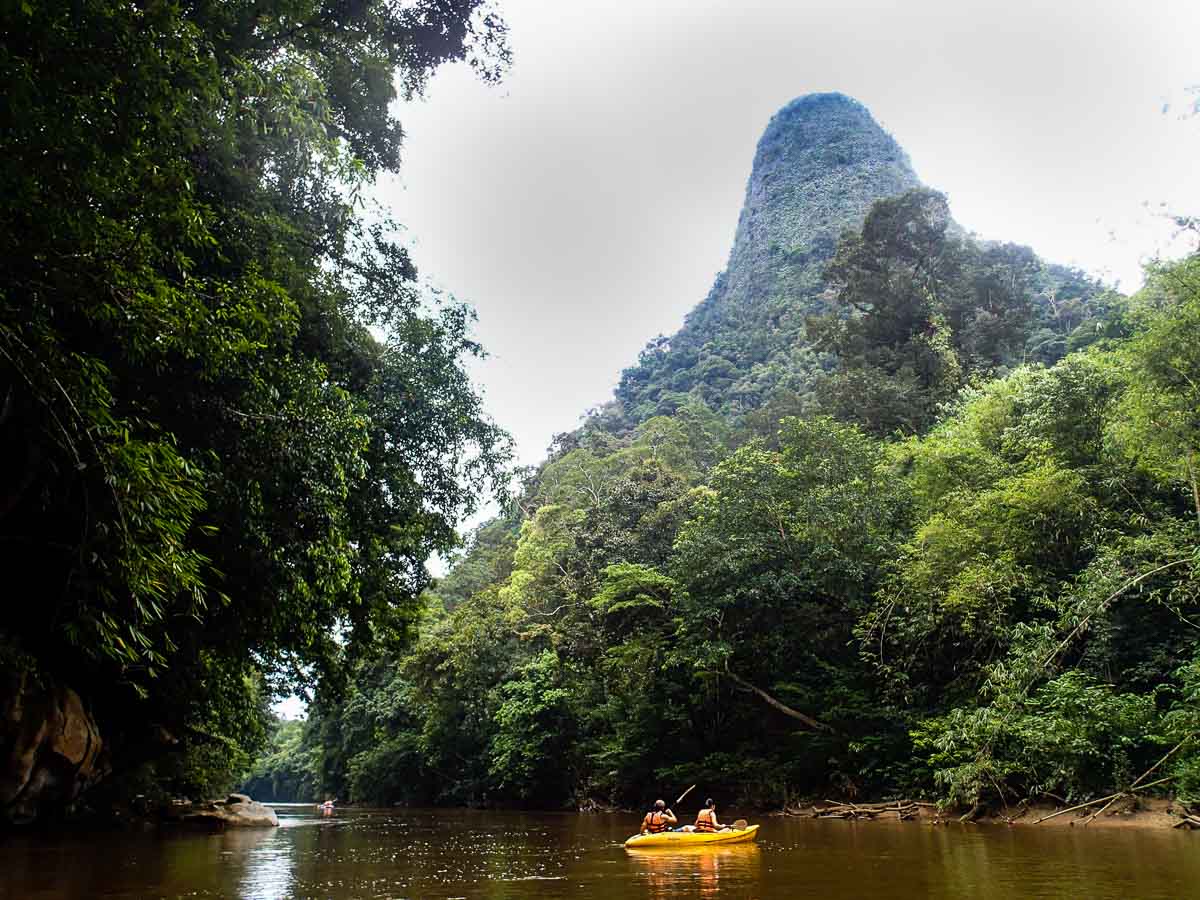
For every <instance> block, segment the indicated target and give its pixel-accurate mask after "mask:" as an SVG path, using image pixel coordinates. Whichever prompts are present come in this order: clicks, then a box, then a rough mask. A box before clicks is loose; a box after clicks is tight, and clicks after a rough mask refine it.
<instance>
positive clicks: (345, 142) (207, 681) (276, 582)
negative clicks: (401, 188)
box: [0, 0, 506, 791]
mask: <svg viewBox="0 0 1200 900" xmlns="http://www.w3.org/2000/svg"><path fill="white" fill-rule="evenodd" d="M0 15H2V20H0V27H2V30H3V31H4V34H5V39H4V44H3V47H0V76H2V77H3V81H4V84H5V99H4V103H3V105H2V111H0V117H2V118H0V153H2V155H3V159H4V163H3V167H2V168H0V207H2V212H0V229H2V234H0V237H2V239H3V243H4V245H5V254H6V259H7V262H6V264H5V267H4V273H3V275H2V276H0V426H2V428H3V431H0V457H2V458H3V461H4V464H5V466H4V467H5V471H6V472H7V473H8V476H9V477H8V478H6V479H5V482H4V487H3V488H2V489H0V557H2V559H3V563H4V565H5V568H6V569H7V570H8V571H10V572H24V573H27V574H28V575H29V576H30V577H29V578H27V579H23V581H24V583H25V585H26V587H25V589H24V593H20V594H13V595H12V596H10V597H9V598H8V602H7V603H6V608H5V617H4V621H3V623H2V624H0V628H2V629H3V632H2V633H3V637H4V640H5V643H6V644H11V645H12V646H13V647H15V648H17V651H14V653H16V652H19V653H20V654H22V655H21V657H20V658H21V659H22V660H24V661H25V663H26V664H27V665H33V666H35V667H36V668H37V670H38V671H39V673H40V674H41V676H42V677H44V678H48V679H53V680H57V681H61V682H65V683H67V684H69V685H72V686H75V687H76V688H77V689H78V690H79V691H81V692H83V693H84V694H85V699H86V701H87V702H88V704H89V706H91V707H92V708H93V709H94V711H95V712H96V714H97V715H98V717H99V719H100V721H101V724H102V728H103V730H104V731H105V733H106V734H107V735H108V736H109V738H110V739H113V743H112V747H113V748H114V751H115V752H116V754H117V756H118V758H117V759H115V760H114V762H115V763H116V764H117V765H118V767H119V768H120V767H122V766H123V765H127V764H132V763H133V762H135V761H136V760H137V759H138V757H139V755H142V754H150V753H151V752H152V751H153V749H154V748H153V747H152V746H151V740H150V736H151V735H152V734H154V735H159V736H160V737H161V736H163V735H165V734H168V733H169V734H170V735H173V737H174V739H175V740H176V741H177V742H179V743H178V744H177V746H178V747H181V748H184V749H186V750H188V752H190V753H192V754H193V756H195V757H196V759H194V760H193V763H189V764H187V765H186V766H184V767H183V769H179V770H178V771H180V772H190V773H191V774H189V775H186V777H184V776H182V775H181V777H180V778H179V779H176V783H175V786H176V787H177V788H178V789H181V790H187V791H191V790H203V789H205V788H206V787H209V788H211V787H212V786H213V785H214V784H218V783H219V782H220V781H221V780H222V779H224V780H228V778H229V777H230V776H231V774H232V771H231V770H236V769H237V768H238V767H241V766H244V764H245V763H246V762H247V761H248V758H247V753H248V752H253V751H256V750H257V749H258V747H259V746H261V744H262V741H263V739H264V737H265V735H264V733H263V730H262V725H261V715H260V713H261V709H260V707H261V704H262V703H263V702H265V697H266V694H265V693H264V692H263V691H262V690H258V691H249V690H247V689H246V685H247V684H252V683H258V682H259V681H260V680H261V679H260V678H259V675H258V673H265V674H266V675H267V676H269V677H270V678H272V679H275V680H274V681H273V682H272V685H271V687H273V688H275V689H278V688H279V687H280V686H281V683H280V679H282V681H283V682H289V681H290V682H292V683H296V682H303V681H305V680H307V679H309V678H311V677H312V676H313V675H316V674H323V675H325V676H326V677H327V679H328V680H329V683H331V684H333V683H336V677H335V676H336V673H337V672H338V671H339V670H341V669H343V668H344V666H345V665H346V664H347V661H348V660H349V659H351V658H353V656H354V654H355V653H358V652H360V651H361V649H362V648H363V647H365V646H367V645H369V644H370V643H371V642H372V641H373V640H375V639H377V638H380V637H386V636H388V635H391V634H397V633H400V632H402V631H403V629H404V627H405V625H406V622H407V621H408V619H409V618H411V615H412V612H413V609H414V600H415V598H416V597H417V596H418V595H419V593H420V591H421V590H422V589H423V588H424V587H425V586H426V583H427V576H426V573H425V569H424V561H425V559H426V558H427V557H428V556H429V554H430V553H431V552H432V551H435V550H442V551H444V550H447V549H449V548H450V547H452V546H453V545H454V543H455V542H456V538H455V534H454V525H455V523H456V522H457V520H459V519H460V518H461V517H462V516H463V515H464V514H467V513H469V512H470V511H471V510H472V509H474V507H475V505H476V503H477V496H478V494H479V492H480V491H481V490H482V489H483V488H484V487H486V486H487V483H488V482H489V481H491V480H492V479H494V477H495V476H497V475H498V473H499V472H500V470H501V468H502V467H503V463H504V459H505V446H506V445H505V441H504V439H503V437H502V435H500V433H499V432H498V431H497V430H496V428H495V427H494V426H493V425H492V424H491V423H490V422H489V421H488V419H487V418H486V416H484V414H483V413H482V411H481V409H480V405H479V401H478V398H477V397H476V395H475V394H474V392H473V390H472V388H471V386H470V384H469V382H468V380H467V377H466V375H465V373H464V370H463V368H462V363H463V361H464V359H465V358H467V357H470V356H472V355H475V354H477V353H478V352H479V348H478V347H477V346H476V345H475V344H474V343H473V342H472V341H471V339H470V336H469V326H470V321H471V316H470V314H469V312H468V311H467V310H466V309H464V308H463V307H461V306H459V305H456V304H453V303H440V304H439V303H435V302H427V300H426V298H425V297H424V296H423V294H422V293H421V291H419V290H418V288H417V286H416V272H415V269H414V267H413V265H412V263H411V261H410V260H409V257H408V255H407V253H406V252H405V250H404V249H403V248H402V247H400V246H398V245H397V244H396V243H394V241H393V239H392V237H391V229H390V226H388V225H387V224H385V223H380V222H379V219H378V217H373V218H372V221H374V222H376V224H370V225H368V224H366V223H367V220H366V219H364V218H363V217H362V216H361V214H360V212H359V210H360V207H361V206H362V200H361V197H362V192H363V190H364V188H366V187H367V186H368V185H369V184H370V183H371V180H372V179H373V178H374V177H375V175H376V174H378V173H379V172H381V171H383V170H388V169H394V168H395V167H396V166H397V164H398V148H399V141H400V137H401V132H400V125H399V123H398V122H397V121H396V120H395V119H394V118H392V116H391V115H390V113H389V109H388V108H389V104H390V103H391V102H392V101H393V100H394V99H395V98H396V96H397V85H399V86H400V88H401V89H402V90H403V91H405V92H407V93H408V94H412V93H414V92H416V91H419V90H420V89H421V87H422V85H423V84H424V82H425V80H426V78H427V77H428V75H429V74H430V73H431V72H432V70H433V69H434V68H435V67H436V66H438V65H439V64H441V63H442V62H445V61H448V60H456V59H463V58H471V59H472V60H474V61H475V62H476V64H477V66H478V68H479V69H480V71H481V72H482V73H483V74H484V76H485V77H494V76H495V74H496V73H497V70H498V67H499V66H502V65H503V64H504V62H505V59H506V49H505V47H504V43H503V38H504V29H503V25H502V24H501V23H499V22H498V21H497V20H496V19H495V18H494V17H492V16H490V15H487V14H485V12H484V11H483V10H482V8H481V6H480V3H479V2H478V0H450V2H417V3H412V4H404V5H399V4H393V3H388V2H382V0H364V2H355V3H343V2H323V0H280V2H273V3H261V2H248V0H247V2H207V0H196V2H184V3H175V2H144V3H142V2H136V3H132V2H131V3H126V2H112V0H81V2H76V3H70V4H55V3H12V4H6V5H5V7H4V12H3V13H2V14H0ZM8 656H12V658H16V656H15V655H13V654H9V655H8ZM201 757H203V758H204V759H207V760H208V763H207V764H201V763H200V762H197V760H199V759H200V758H201ZM163 765H164V767H166V768H170V766H172V765H175V764H174V763H170V764H168V763H164V764H163ZM176 768H177V769H178V767H176ZM164 771H165V769H164ZM173 771H174V770H173Z"/></svg>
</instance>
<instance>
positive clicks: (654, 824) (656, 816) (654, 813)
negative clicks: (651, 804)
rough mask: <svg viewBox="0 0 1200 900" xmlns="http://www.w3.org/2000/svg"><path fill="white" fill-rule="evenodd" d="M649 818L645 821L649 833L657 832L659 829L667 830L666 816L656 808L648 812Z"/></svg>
mask: <svg viewBox="0 0 1200 900" xmlns="http://www.w3.org/2000/svg"><path fill="white" fill-rule="evenodd" d="M648 815H649V817H650V820H649V821H648V822H647V823H646V830H647V831H648V832H650V833H651V834H658V833H659V832H660V831H666V830H667V817H666V816H664V815H663V814H662V813H660V812H659V811H658V810H651V811H650V812H649V814H648Z"/></svg>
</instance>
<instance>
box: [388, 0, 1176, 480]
mask: <svg viewBox="0 0 1200 900" xmlns="http://www.w3.org/2000/svg"><path fill="white" fill-rule="evenodd" d="M499 5H500V9H501V12H502V13H503V15H504V16H505V18H506V20H507V21H508V23H509V26H510V28H511V38H512V45H513V50H514V64H513V68H512V71H511V73H510V74H509V76H508V77H507V78H506V80H505V81H504V83H503V84H502V85H500V86H499V87H488V86H486V85H483V84H481V83H479V82H477V81H476V80H474V78H473V77H472V75H471V73H470V71H469V70H468V69H467V68H466V67H465V66H456V67H450V68H447V69H444V70H442V71H441V72H440V73H439V74H438V75H437V76H435V78H434V79H433V81H432V83H431V85H430V88H429V90H428V92H427V99H426V100H425V101H419V102H416V103H412V104H406V105H404V106H402V107H400V109H399V115H400V118H401V121H402V123H403V125H404V128H405V131H406V132H407V139H406V142H405V149H404V158H403V165H402V176H401V178H400V179H397V180H394V181H389V182H386V183H384V184H382V185H380V188H379V191H378V196H379V199H380V200H381V201H382V202H383V203H384V204H385V205H386V206H388V207H390V208H391V209H392V210H393V212H394V213H395V215H396V216H397V218H398V219H399V220H400V221H401V222H403V223H405V225H406V226H407V228H408V230H409V239H410V244H411V246H412V251H413V256H414V258H415V260H416V263H417V266H418V268H419V269H420V271H421V273H422V276H423V277H425V278H427V279H428V280H430V281H431V282H432V283H434V284H436V285H438V286H440V287H442V288H445V289H446V290H448V291H450V292H451V293H453V294H455V295H456V296H458V297H459V298H460V299H463V300H466V301H468V302H469V303H471V304H472V305H473V306H475V308H476V309H477V310H478V313H479V324H478V329H477V335H478V337H479V339H480V340H481V341H482V343H483V344H484V346H485V347H486V348H487V349H488V350H489V352H490V353H491V354H492V358H491V359H490V360H488V361H487V362H486V363H484V364H482V365H481V366H479V367H478V368H477V369H476V371H475V375H476V377H477V379H478V381H479V384H480V386H481V387H482V389H483V390H484V392H485V397H486V400H487V403H488V407H489V409H490V410H491V412H492V414H493V415H494V416H495V418H496V420H497V421H498V422H499V423H500V424H501V425H502V426H504V427H505V428H507V429H508V430H510V431H511V432H512V434H513V435H514V437H515V438H516V440H517V445H518V452H519V454H520V458H521V461H522V462H525V463H536V462H537V461H539V460H540V459H541V458H542V457H543V455H544V452H545V449H546V446H547V444H548V443H549V441H550V438H551V437H552V435H553V434H555V433H556V432H561V431H567V430H569V429H571V428H573V427H574V426H575V425H576V424H578V421H579V416H580V415H581V414H582V413H583V411H584V410H585V409H587V408H588V407H590V406H595V405H597V404H599V403H602V402H604V401H605V400H607V399H609V397H610V396H611V391H612V388H613V387H614V386H615V384H616V381H617V378H618V377H619V374H620V371H621V369H622V368H623V367H625V366H628V365H630V364H631V363H632V362H633V361H634V360H635V358H636V356H637V353H638V351H639V350H640V349H641V347H642V346H643V345H644V344H645V342H646V341H647V340H649V339H650V338H651V337H653V336H654V335H656V334H658V333H659V332H663V333H667V334H670V333H672V332H674V331H675V330H676V329H677V328H678V327H679V325H680V324H681V323H682V320H683V316H684V314H685V313H686V312H687V311H688V310H689V309H691V308H692V307H693V306H694V305H695V304H696V303H698V302H699V301H700V300H701V299H702V298H703V297H704V296H705V294H706V293H707V292H708V289H709V287H710V286H711V284H712V280H713V277H714V276H715V275H716V273H717V272H718V271H720V270H721V269H722V268H723V267H724V265H725V261H726V257H727V254H728V252H729V247H730V244H731V243H732V240H733V232H734V227H735V225H736V223H737V215H738V211H739V209H740V208H741V203H742V195H743V191H744V189H745V184H746V179H747V177H748V176H749V174H750V163H751V159H752V156H753V152H754V146H755V144H756V142H757V140H758V138H759V135H760V134H761V133H762V130H763V128H764V127H765V126H766V124H767V120H768V119H769V118H770V117H771V114H772V113H774V112H775V111H776V110H777V109H778V108H779V107H781V106H782V105H784V104H785V103H786V102H788V101H789V100H791V99H792V98H794V97H797V96H799V95H801V94H805V93H809V92H812V91H826V90H837V91H842V92H843V93H846V94H849V95H850V96H852V97H855V98H857V99H858V100H860V101H861V102H863V103H864V104H865V105H866V106H867V107H868V109H870V110H871V112H872V113H873V114H874V116H875V118H876V119H877V120H878V121H879V122H880V124H882V125H883V126H884V128H886V129H887V130H888V131H890V132H891V133H892V134H893V135H894V136H895V137H896V139H897V140H898V141H899V142H900V144H901V145H902V146H903V147H904V148H905V149H906V150H907V151H908V153H909V155H910V156H911V158H912V161H913V165H914V167H915V168H916V170H917V173H918V175H920V176H921V178H922V179H923V180H924V181H925V182H926V183H927V184H929V185H931V186H932V187H935V188H938V189H940V190H943V191H946V192H947V193H948V194H949V197H950V202H951V206H952V209H953V211H954V214H955V216H956V217H957V218H958V220H959V221H960V222H961V223H962V224H963V225H964V226H966V227H967V228H968V229H972V230H974V231H977V232H978V233H980V234H981V235H982V236H985V237H989V238H997V239H1003V240H1013V241H1017V242H1020V243H1026V244H1029V245H1030V246H1032V247H1033V248H1034V249H1035V250H1037V251H1038V252H1039V253H1040V254H1042V255H1043V256H1045V257H1046V258H1048V259H1051V260H1054V261H1056V262H1063V263H1072V264H1076V265H1079V266H1081V267H1082V268H1085V269H1087V270H1089V271H1092V272H1095V273H1100V274H1104V275H1106V276H1107V278H1108V279H1109V280H1115V279H1118V278H1119V279H1120V282H1121V286H1122V287H1124V288H1125V289H1131V288H1133V287H1136V285H1137V283H1138V279H1139V277H1140V270H1139V261H1140V259H1141V258H1142V257H1144V256H1146V255H1148V254H1153V253H1155V252H1156V251H1157V250H1159V249H1160V248H1161V247H1162V246H1163V240H1164V234H1165V233H1166V228H1165V224H1164V223H1163V222H1161V221H1158V222H1155V221H1154V217H1153V216H1152V215H1151V214H1150V212H1151V211H1148V210H1147V209H1146V208H1145V206H1144V204H1147V203H1149V204H1151V206H1152V207H1155V208H1156V206H1157V204H1159V203H1162V202H1166V203H1167V204H1168V206H1169V208H1170V209H1172V210H1173V211H1177V212H1193V213H1194V212H1200V174H1198V169H1197V166H1196V160H1197V159H1200V117H1197V118H1191V119H1187V120H1184V119H1181V118H1180V111H1181V108H1182V101H1183V100H1184V99H1185V98H1186V95H1185V89H1186V88H1188V87H1189V86H1192V85H1197V84H1200V53H1197V47H1198V46H1200V3H1196V2H1153V0H1145V2H1103V0H1101V2H1095V0H1091V2H1052V0H1046V2H1040V3H1032V2H1020V0H1006V2H970V0H956V2H940V0H924V2H922V0H908V2H903V3H864V2H855V0H833V2H829V0H815V2H814V0H809V2H795V0H792V2H783V0H777V2H771V0H740V2H739V0H687V2H677V0H667V2H650V0H640V2H639V0H499ZM1168 100H1173V101H1175V103H1176V107H1175V108H1174V109H1172V110H1171V111H1170V112H1168V113H1165V114H1164V113H1163V111H1162V107H1163V104H1164V102H1165V101H1168Z"/></svg>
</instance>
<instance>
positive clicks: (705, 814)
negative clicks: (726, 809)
mask: <svg viewBox="0 0 1200 900" xmlns="http://www.w3.org/2000/svg"><path fill="white" fill-rule="evenodd" d="M728 830H729V826H728V825H722V824H721V823H720V822H718V821H717V804H715V803H713V799H712V797H709V798H708V799H707V800H705V801H704V808H703V809H701V810H700V812H698V813H696V824H695V825H693V826H692V831H697V832H700V833H701V834H712V833H713V832H714V831H728Z"/></svg>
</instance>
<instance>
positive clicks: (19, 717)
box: [0, 672, 110, 825]
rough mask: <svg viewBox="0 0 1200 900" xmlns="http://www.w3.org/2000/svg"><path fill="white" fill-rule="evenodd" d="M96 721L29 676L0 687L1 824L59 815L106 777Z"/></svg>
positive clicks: (60, 690)
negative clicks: (57, 813)
mask: <svg viewBox="0 0 1200 900" xmlns="http://www.w3.org/2000/svg"><path fill="white" fill-rule="evenodd" d="M109 770H110V766H109V763H108V754H107V753H105V752H104V742H103V741H102V740H101V738H100V730H99V728H98V727H97V725H96V721H95V719H93V718H92V716H91V714H90V713H89V712H88V710H87V709H86V708H85V707H84V705H83V701H82V700H81V699H80V697H79V695H78V694H77V693H75V691H73V690H71V689H70V688H68V687H64V686H61V685H54V684H47V683H39V681H38V680H37V679H35V678H33V677H31V676H30V675H29V673H27V672H25V673H20V674H13V675H12V676H10V677H8V678H5V679H4V680H3V683H2V684H0V820H4V821H7V822H11V823H13V824H18V825H23V824H27V823H29V822H32V821H34V820H35V819H37V818H38V817H39V816H40V815H41V814H43V813H51V814H52V813H55V812H59V811H61V810H62V809H64V808H65V807H66V806H68V805H69V804H70V803H71V802H72V801H74V800H75V799H76V798H77V797H78V796H79V795H80V794H81V793H82V792H83V791H84V790H86V789H87V788H89V787H91V786H92V785H93V784H95V783H96V782H97V781H99V780H100V779H101V778H103V777H104V776H105V775H107V774H108V773H109Z"/></svg>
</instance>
